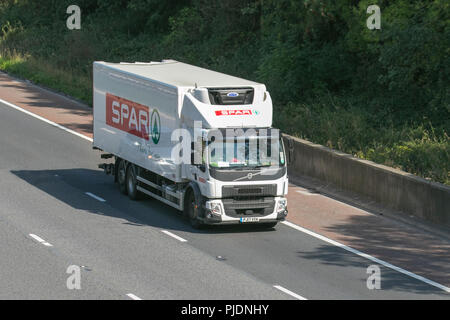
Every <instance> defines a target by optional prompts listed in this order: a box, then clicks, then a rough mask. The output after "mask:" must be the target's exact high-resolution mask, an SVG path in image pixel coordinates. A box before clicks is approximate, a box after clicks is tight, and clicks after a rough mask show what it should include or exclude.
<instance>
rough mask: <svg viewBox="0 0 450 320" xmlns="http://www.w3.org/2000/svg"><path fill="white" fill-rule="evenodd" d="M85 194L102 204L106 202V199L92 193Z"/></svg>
mask: <svg viewBox="0 0 450 320" xmlns="http://www.w3.org/2000/svg"><path fill="white" fill-rule="evenodd" d="M85 194H87V195H88V196H89V197H92V198H94V199H95V200H98V201H100V202H106V200H105V199H103V198H100V197H98V196H96V195H95V194H92V193H90V192H85Z"/></svg>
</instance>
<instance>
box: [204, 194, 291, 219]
mask: <svg viewBox="0 0 450 320" xmlns="http://www.w3.org/2000/svg"><path fill="white" fill-rule="evenodd" d="M281 199H285V198H281V197H277V198H276V201H277V202H276V204H278V201H279V200H281ZM222 208H223V206H222ZM203 210H204V211H203V212H204V215H203V217H202V218H200V220H201V221H202V223H204V224H209V225H217V224H261V223H274V222H280V221H284V220H285V219H286V216H287V214H288V209H287V207H286V208H285V209H284V210H282V211H279V212H277V205H275V208H274V212H273V213H271V214H269V215H266V216H249V217H248V218H258V221H250V222H247V221H246V222H243V221H242V219H241V218H247V217H246V216H239V217H230V216H228V215H226V214H225V211H224V210H222V214H215V213H213V212H212V211H211V210H208V209H207V208H206V207H203Z"/></svg>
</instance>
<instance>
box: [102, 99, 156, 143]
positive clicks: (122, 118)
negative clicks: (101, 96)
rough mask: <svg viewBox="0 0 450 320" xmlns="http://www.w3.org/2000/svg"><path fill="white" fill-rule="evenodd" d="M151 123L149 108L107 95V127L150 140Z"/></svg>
mask: <svg viewBox="0 0 450 320" xmlns="http://www.w3.org/2000/svg"><path fill="white" fill-rule="evenodd" d="M149 121H150V109H149V107H147V106H144V105H142V104H139V103H136V102H133V101H130V100H127V99H124V98H121V97H117V96H114V95H112V94H110V93H107V94H106V124H107V125H109V126H111V127H114V128H116V129H119V130H122V131H125V132H128V133H130V134H133V135H135V136H137V137H139V138H143V139H145V140H148V139H149V135H148V134H149V132H150V130H149V126H150V123H149Z"/></svg>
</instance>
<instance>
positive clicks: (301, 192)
mask: <svg viewBox="0 0 450 320" xmlns="http://www.w3.org/2000/svg"><path fill="white" fill-rule="evenodd" d="M295 192H297V193H300V194H303V195H305V196H318V195H320V194H319V193H312V192H309V191H303V190H297V191H295Z"/></svg>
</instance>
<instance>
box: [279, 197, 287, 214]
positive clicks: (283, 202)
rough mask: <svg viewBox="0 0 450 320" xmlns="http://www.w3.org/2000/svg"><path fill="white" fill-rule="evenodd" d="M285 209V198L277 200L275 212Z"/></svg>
mask: <svg viewBox="0 0 450 320" xmlns="http://www.w3.org/2000/svg"><path fill="white" fill-rule="evenodd" d="M286 209H287V199H280V200H278V205H277V213H280V212H282V211H285V210H286Z"/></svg>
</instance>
